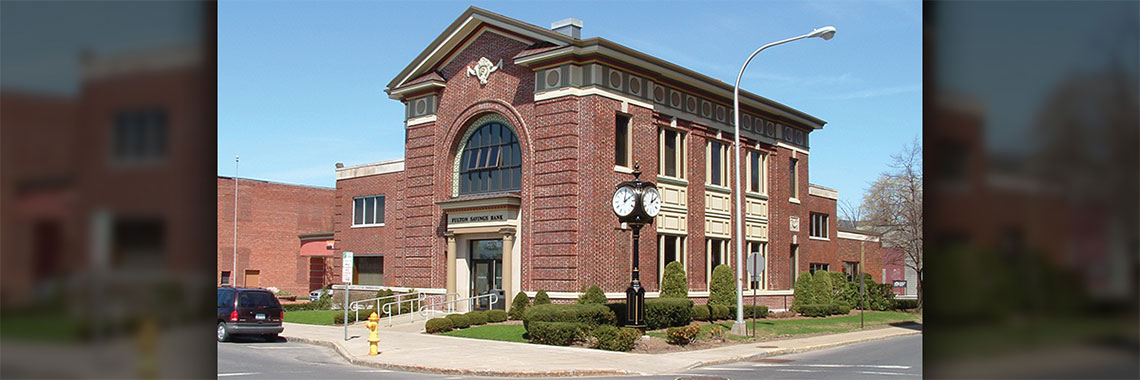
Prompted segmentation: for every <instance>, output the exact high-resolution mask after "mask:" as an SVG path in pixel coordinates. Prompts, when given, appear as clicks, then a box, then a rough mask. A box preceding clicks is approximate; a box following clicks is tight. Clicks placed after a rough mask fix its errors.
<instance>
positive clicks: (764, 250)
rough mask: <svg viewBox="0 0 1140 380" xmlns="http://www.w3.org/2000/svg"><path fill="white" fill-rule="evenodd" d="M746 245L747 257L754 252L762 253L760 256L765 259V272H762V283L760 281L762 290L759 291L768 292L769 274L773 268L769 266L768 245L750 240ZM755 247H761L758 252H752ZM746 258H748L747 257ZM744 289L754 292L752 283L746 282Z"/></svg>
mask: <svg viewBox="0 0 1140 380" xmlns="http://www.w3.org/2000/svg"><path fill="white" fill-rule="evenodd" d="M746 243H747V244H746V246H745V248H746V249H747V251H745V252H744V254H745V255H751V254H752V252H760V256H761V257H763V258H764V271H763V272H760V281H758V282H759V283H760V288H758V290H768V272H769V271H771V270H772V267H771V266H769V265H768V243H767V242H764V241H760V240H749V241H747V242H746ZM753 245H756V246H759V248H760V249H759V250H756V251H754V250H752V247H753ZM745 257H746V258H747V256H745ZM744 289H746V290H752V281H745V282H744Z"/></svg>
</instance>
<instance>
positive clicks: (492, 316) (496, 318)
mask: <svg viewBox="0 0 1140 380" xmlns="http://www.w3.org/2000/svg"><path fill="white" fill-rule="evenodd" d="M486 314H487V322H490V323H498V322H503V321H506V320H507V312H505V311H502V310H487V313H486Z"/></svg>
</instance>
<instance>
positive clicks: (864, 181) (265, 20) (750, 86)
mask: <svg viewBox="0 0 1140 380" xmlns="http://www.w3.org/2000/svg"><path fill="white" fill-rule="evenodd" d="M469 5H474V6H477V7H480V8H484V9H487V10H490V11H493V12H496V13H499V14H502V15H504V16H507V17H511V18H515V19H518V20H521V21H524V22H528V23H531V24H535V25H538V26H542V27H549V26H550V23H552V22H554V21H558V20H561V19H564V18H567V17H574V18H578V19H580V20H582V21H583V24H584V27H583V30H582V37H583V38H590V37H602V38H605V39H608V40H611V41H614V42H617V43H619V44H623V45H625V46H628V47H630V48H633V49H636V50H639V51H642V52H645V53H648V54H650V55H654V56H657V57H660V58H662V59H665V60H668V61H671V62H673V63H676V64H679V65H681V66H684V67H687V68H690V69H692V70H695V71H697V72H700V73H703V74H705V75H708V76H710V77H713V78H720V79H722V80H724V81H725V82H729V83H731V82H732V81H734V80H735V78H736V73H737V71H738V70H739V69H740V65H741V64H742V63H743V61H744V59H746V58H747V57H748V54H750V53H751V52H752V51H753V50H754V49H756V48H758V47H760V46H762V45H763V44H766V43H768V42H772V41H777V40H781V39H784V38H788V37H793V36H797V35H800V34H803V33H807V32H809V31H811V30H812V29H814V28H817V27H821V26H825V25H834V26H835V27H836V28H837V29H838V31H839V32H838V33H837V34H836V37H835V38H834V39H832V40H830V41H823V40H821V39H810V40H801V41H797V42H793V43H790V44H787V45H782V46H778V47H775V48H772V49H769V50H766V51H765V52H763V53H761V54H760V55H759V56H757V58H756V59H754V60H753V61H752V63H751V64H750V65H749V67H748V69H747V70H746V71H745V75H744V78H743V80H742V82H741V87H742V88H744V89H747V90H749V91H752V92H755V93H758V94H760V95H762V96H765V97H768V98H770V99H774V100H776V101H779V102H781V103H784V104H786V105H788V106H791V107H793V108H796V109H799V110H801V111H804V112H807V113H809V114H812V115H814V116H817V117H819V118H821V119H823V120H826V121H827V122H828V124H827V125H826V126H825V127H824V129H822V130H820V131H816V132H813V133H812V137H811V143H812V146H811V161H810V165H811V167H810V176H811V182H812V183H815V184H819V185H823V186H828V187H832V188H836V189H838V190H839V191H840V198H841V199H843V200H847V201H849V202H852V203H853V204H858V203H859V201H860V200H861V199H862V194H863V192H864V191H865V190H866V188H867V187H868V184H869V183H870V182H871V181H873V180H874V179H875V178H876V177H877V176H878V175H879V173H881V172H883V171H884V170H886V169H887V165H888V163H889V160H890V155H891V154H892V153H895V152H897V151H899V150H900V149H901V148H902V146H903V145H904V144H906V143H909V142H911V141H913V140H914V139H918V138H921V122H922V17H921V15H922V8H921V4H919V3H918V2H912V1H907V2H903V1H880V2H848V1H837V2H754V1H746V2H695V1H694V2H473V3H467V2H447V1H440V2H415V3H411V2H360V1H357V2H334V3H326V2H273V3H265V2H223V3H221V4H219V5H218V174H219V175H227V176H228V175H233V174H234V155H240V156H241V169H240V173H239V175H240V176H241V177H250V178H258V179H267V180H273V181H279V182H286V183H297V184H306V185H317V186H329V187H331V186H334V185H335V180H334V174H333V168H334V164H335V163H336V162H343V163H344V164H345V165H355V164H362V163H368V162H376V161H383V160H389V159H394V158H400V157H402V156H403V132H402V128H403V124H402V123H403V112H404V109H403V106H402V105H401V104H400V102H398V101H395V100H391V99H388V97H387V95H386V94H385V93H384V91H383V90H384V88H385V85H386V84H387V83H388V82H389V81H390V80H391V79H392V78H393V77H394V76H395V75H396V74H398V73H399V72H400V70H402V69H403V68H404V67H405V66H406V65H407V64H408V63H410V62H411V60H412V59H414V58H415V57H416V55H418V54H419V53H420V52H421V51H422V50H423V49H424V48H426V47H427V45H428V44H429V43H431V41H432V40H434V39H435V38H436V37H437V36H438V35H439V34H440V33H442V32H443V30H444V29H445V28H446V27H447V26H448V25H449V24H451V22H453V21H454V20H455V19H456V18H457V17H458V16H459V15H460V14H461V13H462V12H463V11H464V10H465V9H467V7H468V6H469Z"/></svg>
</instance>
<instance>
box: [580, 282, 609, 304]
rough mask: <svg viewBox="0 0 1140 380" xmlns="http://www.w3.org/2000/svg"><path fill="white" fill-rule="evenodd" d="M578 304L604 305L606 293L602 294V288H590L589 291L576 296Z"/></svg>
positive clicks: (595, 286)
mask: <svg viewBox="0 0 1140 380" xmlns="http://www.w3.org/2000/svg"><path fill="white" fill-rule="evenodd" d="M578 304H581V305H605V304H606V293H605V292H602V288H599V287H598V286H597V285H594V286H591V287H590V289H588V290H586V291H585V292H583V293H582V295H580V296H578Z"/></svg>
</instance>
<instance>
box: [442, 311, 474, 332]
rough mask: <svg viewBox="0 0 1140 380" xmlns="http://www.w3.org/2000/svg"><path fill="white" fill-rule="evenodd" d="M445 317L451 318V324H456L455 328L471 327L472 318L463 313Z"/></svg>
mask: <svg viewBox="0 0 1140 380" xmlns="http://www.w3.org/2000/svg"><path fill="white" fill-rule="evenodd" d="M444 318H447V319H450V320H451V324H453V325H455V329H456V330H458V329H465V328H468V327H471V318H469V317H467V316H466V315H463V314H450V315H448V316H446V317H444Z"/></svg>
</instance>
